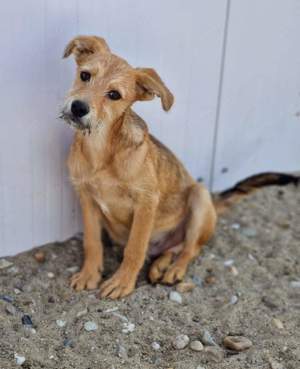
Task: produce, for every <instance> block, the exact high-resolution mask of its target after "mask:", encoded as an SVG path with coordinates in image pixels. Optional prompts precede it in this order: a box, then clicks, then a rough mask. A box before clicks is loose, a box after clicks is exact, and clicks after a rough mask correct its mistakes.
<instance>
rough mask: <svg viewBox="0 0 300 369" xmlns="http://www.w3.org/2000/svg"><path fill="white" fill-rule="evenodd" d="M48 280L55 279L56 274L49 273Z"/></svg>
mask: <svg viewBox="0 0 300 369" xmlns="http://www.w3.org/2000/svg"><path fill="white" fill-rule="evenodd" d="M47 276H48V278H50V279H53V278H54V277H55V274H54V273H52V272H48V273H47Z"/></svg>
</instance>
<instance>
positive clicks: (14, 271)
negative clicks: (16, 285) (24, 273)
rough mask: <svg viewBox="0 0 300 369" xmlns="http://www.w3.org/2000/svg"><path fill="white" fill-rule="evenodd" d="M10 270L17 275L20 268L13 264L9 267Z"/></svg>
mask: <svg viewBox="0 0 300 369" xmlns="http://www.w3.org/2000/svg"><path fill="white" fill-rule="evenodd" d="M8 272H9V273H10V274H12V275H17V274H18V273H19V268H18V267H16V266H12V267H11V268H9V269H8Z"/></svg>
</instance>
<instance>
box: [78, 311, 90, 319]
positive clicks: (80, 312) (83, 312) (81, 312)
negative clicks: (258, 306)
mask: <svg viewBox="0 0 300 369" xmlns="http://www.w3.org/2000/svg"><path fill="white" fill-rule="evenodd" d="M87 313H88V309H84V310H81V311H78V313H77V314H76V318H81V317H82V316H84V315H86V314H87Z"/></svg>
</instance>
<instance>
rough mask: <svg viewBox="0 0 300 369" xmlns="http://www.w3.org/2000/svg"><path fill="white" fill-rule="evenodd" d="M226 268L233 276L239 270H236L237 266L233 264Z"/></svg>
mask: <svg viewBox="0 0 300 369" xmlns="http://www.w3.org/2000/svg"><path fill="white" fill-rule="evenodd" d="M228 270H229V271H230V273H231V274H232V275H234V276H235V277H236V276H237V275H238V274H239V271H238V270H237V268H236V267H235V266H234V265H232V266H230V267H229V268H228Z"/></svg>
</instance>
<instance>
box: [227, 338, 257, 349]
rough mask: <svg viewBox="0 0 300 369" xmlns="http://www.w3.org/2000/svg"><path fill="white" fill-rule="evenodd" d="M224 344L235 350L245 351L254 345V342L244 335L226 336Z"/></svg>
mask: <svg viewBox="0 0 300 369" xmlns="http://www.w3.org/2000/svg"><path fill="white" fill-rule="evenodd" d="M223 344H224V346H225V347H226V348H228V349H230V350H233V351H245V350H247V349H249V348H250V347H251V346H252V342H251V341H250V340H249V339H248V338H246V337H243V336H227V337H225V338H224V340H223Z"/></svg>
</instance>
